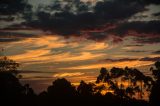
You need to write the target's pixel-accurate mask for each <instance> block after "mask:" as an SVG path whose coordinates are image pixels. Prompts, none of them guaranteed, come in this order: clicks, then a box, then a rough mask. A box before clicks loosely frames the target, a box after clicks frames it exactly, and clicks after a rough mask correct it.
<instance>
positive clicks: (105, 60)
mask: <svg viewBox="0 0 160 106" xmlns="http://www.w3.org/2000/svg"><path fill="white" fill-rule="evenodd" d="M135 60H137V59H136V58H134V59H131V58H121V59H104V60H102V61H103V62H125V61H135Z"/></svg>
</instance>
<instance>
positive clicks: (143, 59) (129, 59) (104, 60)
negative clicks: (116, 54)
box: [99, 57, 160, 62]
mask: <svg viewBox="0 0 160 106" xmlns="http://www.w3.org/2000/svg"><path fill="white" fill-rule="evenodd" d="M136 60H139V61H153V62H155V61H160V57H143V58H120V59H111V58H107V59H103V60H99V62H126V61H136Z"/></svg>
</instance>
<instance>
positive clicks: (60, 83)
mask: <svg viewBox="0 0 160 106" xmlns="http://www.w3.org/2000/svg"><path fill="white" fill-rule="evenodd" d="M47 92H48V95H50V96H53V97H72V96H75V95H76V90H75V87H74V86H72V85H71V83H70V82H69V81H67V80H66V79H65V78H62V79H57V80H55V81H53V83H52V85H51V86H49V87H48V89H47Z"/></svg>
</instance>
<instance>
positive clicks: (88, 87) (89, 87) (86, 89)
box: [77, 81, 94, 97]
mask: <svg viewBox="0 0 160 106" xmlns="http://www.w3.org/2000/svg"><path fill="white" fill-rule="evenodd" d="M93 86H94V85H93V84H92V83H89V84H87V83H85V82H84V81H81V82H80V85H79V86H78V87H77V91H78V93H79V95H80V96H86V97H89V96H92V95H93V93H94V89H93Z"/></svg>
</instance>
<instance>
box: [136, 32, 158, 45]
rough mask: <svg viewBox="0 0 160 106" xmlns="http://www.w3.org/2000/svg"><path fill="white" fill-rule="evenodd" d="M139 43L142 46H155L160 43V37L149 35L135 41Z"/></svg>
mask: <svg viewBox="0 0 160 106" xmlns="http://www.w3.org/2000/svg"><path fill="white" fill-rule="evenodd" d="M134 40H135V41H136V42H137V43H141V44H154V43H160V36H154V35H151V34H149V36H147V37H146V36H141V37H137V38H135V39H134Z"/></svg>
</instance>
